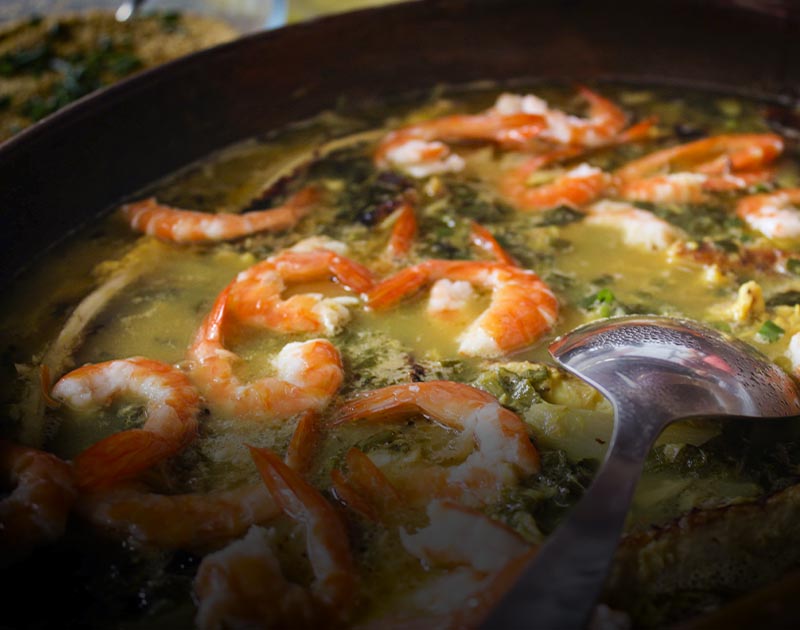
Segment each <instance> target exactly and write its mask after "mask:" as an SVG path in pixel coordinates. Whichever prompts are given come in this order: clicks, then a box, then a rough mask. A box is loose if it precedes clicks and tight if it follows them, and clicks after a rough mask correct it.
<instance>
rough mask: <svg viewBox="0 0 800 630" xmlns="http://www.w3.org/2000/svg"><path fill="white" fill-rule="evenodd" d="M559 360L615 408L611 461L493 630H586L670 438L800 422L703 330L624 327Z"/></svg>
mask: <svg viewBox="0 0 800 630" xmlns="http://www.w3.org/2000/svg"><path fill="white" fill-rule="evenodd" d="M550 353H551V354H552V355H553V357H554V358H555V359H556V360H557V361H558V362H559V363H561V365H563V366H564V367H565V368H566V369H567V370H569V371H570V372H572V373H573V374H575V375H577V376H579V377H580V378H582V379H583V380H585V381H586V382H588V383H590V384H591V385H593V386H594V387H596V388H597V389H598V390H600V392H601V393H602V394H603V395H604V396H605V397H606V398H608V399H609V400H610V401H611V403H612V404H613V406H614V416H615V422H614V431H613V434H612V437H611V442H610V444H609V448H608V453H607V454H606V459H605V461H604V462H603V465H602V467H601V469H600V470H599V471H598V473H597V476H596V477H595V479H594V481H593V482H592V485H591V486H590V487H589V489H588V491H587V492H586V494H585V495H584V497H583V498H582V499H581V501H580V502H579V503H578V504H577V505H576V506H575V507H574V508H573V509H572V510H571V512H570V513H569V514H568V516H567V519H566V520H565V521H564V522H563V523H562V524H561V525H560V526H559V527H558V529H557V530H556V531H555V532H554V533H553V535H552V536H551V537H550V538H549V539H548V540H547V542H546V543H545V544H544V545H543V546H542V548H541V550H540V551H539V553H538V554H537V555H536V557H535V558H534V560H533V562H532V564H531V565H530V566H529V567H528V568H527V569H526V570H525V571H524V572H523V574H522V576H521V577H520V579H519V580H518V581H517V583H516V584H515V586H514V588H512V589H511V591H510V592H509V593H508V594H507V595H506V597H505V598H504V599H503V601H501V602H500V603H499V604H498V605H497V606H496V607H495V608H494V610H493V611H492V613H491V614H490V615H489V617H488V618H487V620H486V621H485V623H484V628H487V629H488V628H492V629H495V628H514V629H515V630H516V629H518V628H542V629H546V630H562V629H564V630H568V629H579V628H584V627H585V626H586V625H587V624H588V622H589V619H590V615H591V613H592V610H593V608H594V605H595V603H596V601H597V599H598V597H599V596H600V594H601V591H602V588H603V585H604V582H605V579H606V577H607V574H608V571H609V568H610V565H611V561H612V559H613V557H614V551H615V550H616V548H617V544H618V542H619V538H620V535H621V534H622V530H623V525H624V522H625V516H626V514H627V512H628V508H629V506H630V502H631V498H632V497H633V492H634V490H635V488H636V483H637V481H638V479H639V476H640V474H641V471H642V467H643V465H644V461H645V458H646V457H647V454H648V452H649V451H650V449H651V447H652V445H653V443H654V442H655V440H656V438H657V437H658V435H659V434H660V433H661V431H662V430H663V429H664V428H665V427H666V426H667V425H668V424H670V423H671V422H674V421H676V420H682V419H688V418H698V417H709V416H714V417H746V418H779V417H787V416H796V415H800V392H798V388H797V385H796V384H795V382H794V381H793V380H792V379H791V378H790V377H789V376H788V375H787V374H786V373H785V372H783V371H782V370H781V369H780V368H779V367H777V366H776V365H774V364H773V363H771V362H770V361H769V360H768V359H766V357H764V356H763V355H762V354H760V353H759V352H757V351H756V350H754V349H753V348H751V347H750V346H748V345H747V344H745V343H743V342H741V341H738V340H735V339H732V338H730V337H727V336H725V335H723V334H721V333H719V332H717V331H716V330H713V329H710V328H707V327H705V326H701V325H699V324H697V323H695V322H690V321H685V320H678V319H673V318H666V317H620V318H612V319H607V320H602V321H598V322H593V323H591V324H588V325H585V326H582V327H580V328H577V329H575V330H574V331H572V332H570V333H568V334H567V335H564V336H563V337H561V338H559V339H557V340H556V341H555V342H553V344H552V345H551V346H550Z"/></svg>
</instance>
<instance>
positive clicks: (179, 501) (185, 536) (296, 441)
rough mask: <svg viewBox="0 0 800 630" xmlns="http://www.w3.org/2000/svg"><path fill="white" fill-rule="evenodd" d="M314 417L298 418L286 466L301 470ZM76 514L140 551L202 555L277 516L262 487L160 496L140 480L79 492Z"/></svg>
mask: <svg viewBox="0 0 800 630" xmlns="http://www.w3.org/2000/svg"><path fill="white" fill-rule="evenodd" d="M317 423H318V418H317V416H316V414H314V413H311V412H308V413H305V414H303V415H302V416H301V417H300V418H299V420H298V422H297V426H296V427H295V430H294V433H293V434H292V438H291V441H290V443H289V448H288V449H287V452H286V465H287V466H288V467H289V468H291V469H292V470H295V471H297V472H302V471H303V470H305V469H306V468H307V467H308V465H309V462H310V459H311V455H312V453H311V449H313V447H314V444H315V442H316V439H315V434H316V431H317ZM77 511H78V513H79V514H80V515H81V516H82V517H83V518H84V519H85V520H87V521H88V522H90V523H92V524H93V525H94V526H95V527H97V528H98V529H100V530H101V531H104V532H106V533H107V534H111V535H113V536H116V537H118V538H123V539H126V540H129V541H130V542H132V543H134V544H135V545H137V546H140V547H148V548H155V549H188V550H192V551H207V550H208V549H213V548H217V547H219V546H220V545H222V544H226V543H227V542H229V541H230V540H233V539H236V538H239V537H240V536H242V535H244V534H245V533H246V532H247V531H248V529H250V527H252V526H253V525H260V524H265V523H267V522H269V521H271V520H272V519H274V518H275V517H276V516H278V515H279V514H280V512H281V510H280V507H279V506H278V504H277V503H276V502H275V501H274V500H273V498H272V495H271V494H270V493H269V492H268V491H267V489H266V487H265V486H264V484H263V483H251V484H246V485H243V486H240V487H237V488H232V489H227V490H215V491H212V492H206V493H188V494H170V495H163V494H158V493H156V492H153V491H152V490H150V489H148V488H147V486H146V485H144V484H143V483H141V482H138V481H136V482H127V483H121V484H117V485H116V486H113V487H111V488H105V489H101V490H98V491H93V492H88V493H83V494H82V495H81V497H80V498H79V500H78V504H77Z"/></svg>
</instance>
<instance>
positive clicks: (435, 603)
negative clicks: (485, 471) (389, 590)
mask: <svg viewBox="0 0 800 630" xmlns="http://www.w3.org/2000/svg"><path fill="white" fill-rule="evenodd" d="M427 513H428V518H429V521H430V522H429V524H428V525H427V526H426V527H423V528H422V529H420V530H418V531H417V532H415V533H413V534H409V533H408V532H407V531H406V530H403V529H401V531H400V537H401V540H402V543H403V547H404V548H405V549H406V551H408V552H409V553H410V554H411V555H413V556H414V557H416V558H418V559H419V560H420V562H422V563H423V565H424V566H426V567H439V568H444V567H446V568H447V572H446V573H444V575H441V576H438V577H435V578H432V579H431V580H429V581H427V582H426V583H424V584H423V585H422V586H421V587H420V588H418V589H417V591H416V592H415V593H414V597H413V602H414V604H415V605H416V607H418V608H419V609H421V610H424V611H426V612H428V613H429V614H433V615H435V616H437V617H438V619H439V621H440V622H442V623H441V624H440V625H441V626H442V627H447V628H458V627H476V626H477V625H479V622H480V621H482V618H483V617H484V616H485V615H486V614H487V613H488V612H489V609H490V608H491V607H492V606H493V605H494V604H496V603H497V602H498V601H499V599H500V598H501V597H502V596H503V594H504V593H505V592H506V591H507V590H508V589H509V588H510V587H511V585H512V584H513V578H515V577H516V575H518V573H519V572H520V570H521V569H522V568H523V567H524V566H525V565H526V564H527V563H528V562H529V561H530V560H531V558H532V557H533V555H534V554H535V553H536V551H537V548H536V547H535V546H531V545H529V544H527V543H526V542H525V541H524V540H523V539H522V538H520V536H519V535H518V534H517V533H516V532H514V531H513V530H512V529H510V528H508V527H506V526H505V525H503V524H502V523H499V522H497V521H494V520H492V519H490V518H489V517H487V516H486V515H485V514H483V513H482V512H478V511H476V510H473V509H469V508H465V507H464V506H461V505H457V504H455V503H452V502H449V501H432V502H431V503H430V504H429V505H428V508H427ZM418 615H419V613H418ZM420 621H424V619H420Z"/></svg>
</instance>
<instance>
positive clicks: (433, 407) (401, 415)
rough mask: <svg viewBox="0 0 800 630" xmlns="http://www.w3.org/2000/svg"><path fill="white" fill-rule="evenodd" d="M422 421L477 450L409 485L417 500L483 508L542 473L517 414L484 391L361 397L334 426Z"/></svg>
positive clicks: (437, 386)
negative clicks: (460, 437) (509, 488)
mask: <svg viewBox="0 0 800 630" xmlns="http://www.w3.org/2000/svg"><path fill="white" fill-rule="evenodd" d="M415 415H422V416H424V417H426V418H428V419H430V420H432V421H434V422H437V423H439V424H442V425H444V426H445V427H450V428H453V429H456V430H458V431H460V432H461V434H462V435H464V436H465V437H466V439H467V440H469V441H472V442H474V444H475V449H474V450H473V451H472V453H471V454H470V455H468V456H467V457H466V459H465V460H464V461H463V462H462V463H460V464H457V465H454V466H449V467H436V468H434V469H432V470H431V471H430V472H429V473H426V474H425V475H424V479H423V478H418V479H417V480H416V481H415V480H414V479H408V480H407V482H408V483H410V484H411V485H412V486H414V484H415V483H418V486H419V487H418V488H416V489H415V490H414V491H413V493H414V494H416V495H422V496H430V495H431V494H432V495H433V496H436V497H444V498H464V499H466V500H469V501H471V502H473V503H475V502H477V503H478V504H482V503H483V502H485V501H486V500H491V499H492V498H493V497H496V496H497V493H498V492H499V491H500V490H502V488H504V487H506V486H508V485H509V484H511V483H514V482H516V481H517V480H518V479H520V478H521V477H524V476H527V475H531V474H533V473H535V472H537V471H538V470H539V453H538V451H537V450H536V447H534V446H533V444H532V443H531V441H530V439H529V438H528V434H527V432H526V431H525V426H524V425H523V423H522V421H521V420H520V418H519V416H517V415H516V414H515V413H514V412H512V411H510V410H508V409H506V408H504V407H502V406H501V405H500V403H498V402H497V399H496V398H495V397H494V396H492V395H491V394H488V393H487V392H484V391H482V390H479V389H476V388H474V387H470V386H469V385H464V384H462V383H455V382H451V381H429V382H422V383H410V384H402V385H393V386H390V387H384V388H382V389H376V390H373V391H371V392H368V393H366V394H363V395H360V396H358V397H356V398H354V399H352V400H350V401H349V402H347V403H345V404H344V405H343V406H342V407H341V408H340V409H339V410H338V412H337V414H336V416H335V417H334V419H333V421H332V423H333V425H334V426H336V425H340V424H343V423H345V422H355V421H358V420H365V419H368V420H370V421H372V422H390V421H398V420H404V419H406V418H409V417H412V416H415Z"/></svg>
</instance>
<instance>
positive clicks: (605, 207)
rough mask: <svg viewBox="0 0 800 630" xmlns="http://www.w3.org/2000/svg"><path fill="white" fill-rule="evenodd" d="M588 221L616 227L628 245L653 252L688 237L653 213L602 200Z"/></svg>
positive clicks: (594, 207) (596, 205) (586, 220)
mask: <svg viewBox="0 0 800 630" xmlns="http://www.w3.org/2000/svg"><path fill="white" fill-rule="evenodd" d="M585 222H586V224H587V225H600V226H605V227H610V228H614V229H615V230H618V231H620V232H621V233H622V240H623V242H624V243H625V244H626V245H629V246H631V247H638V248H642V249H647V250H650V251H663V250H666V249H667V248H669V247H670V246H671V245H672V244H673V243H675V242H676V241H680V240H684V239H685V238H686V235H685V234H684V233H683V231H682V230H680V229H678V228H676V227H674V226H673V225H670V224H669V223H667V222H666V221H664V220H663V219H659V218H658V217H657V216H655V215H654V214H653V213H652V212H648V211H647V210H641V209H640V208H637V207H636V206H632V205H630V204H628V203H622V202H616V201H600V202H598V203H596V204H594V205H592V206H591V207H590V208H589V211H588V216H587V217H586V219H585Z"/></svg>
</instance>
